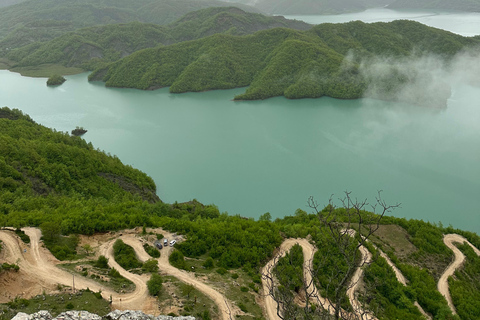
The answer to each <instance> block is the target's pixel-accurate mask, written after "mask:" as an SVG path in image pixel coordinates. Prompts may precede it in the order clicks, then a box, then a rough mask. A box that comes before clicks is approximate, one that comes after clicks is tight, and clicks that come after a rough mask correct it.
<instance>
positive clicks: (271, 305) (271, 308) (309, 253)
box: [262, 239, 376, 320]
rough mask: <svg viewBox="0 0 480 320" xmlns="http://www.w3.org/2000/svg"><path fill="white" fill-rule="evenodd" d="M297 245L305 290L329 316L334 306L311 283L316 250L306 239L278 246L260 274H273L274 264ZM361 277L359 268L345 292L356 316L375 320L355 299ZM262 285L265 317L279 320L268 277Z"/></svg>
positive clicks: (364, 253)
mask: <svg viewBox="0 0 480 320" xmlns="http://www.w3.org/2000/svg"><path fill="white" fill-rule="evenodd" d="M295 244H299V245H300V246H301V247H302V250H303V259H304V261H303V274H304V276H305V277H306V279H305V281H306V283H307V284H310V285H309V287H308V288H307V292H308V293H309V294H312V297H313V298H314V302H318V303H319V304H320V305H321V306H323V308H324V309H326V310H328V312H329V313H330V314H334V313H335V306H334V304H333V303H332V302H331V301H330V300H328V299H325V298H323V297H322V296H321V295H320V294H319V292H318V290H317V288H316V287H315V285H314V284H313V281H312V275H311V270H313V255H314V254H315V252H316V250H317V249H316V248H315V247H314V246H313V245H312V244H310V243H309V242H308V241H307V240H306V239H286V240H285V241H284V242H283V243H282V244H281V245H280V250H279V252H278V254H277V255H275V257H274V258H273V259H272V260H270V261H269V262H268V263H267V264H266V265H265V267H263V269H262V274H271V273H272V272H273V268H274V267H275V265H276V263H277V262H278V260H279V259H280V258H281V257H283V256H285V254H286V253H287V252H288V251H289V250H290V249H291V248H292V247H293V246H294V245H295ZM360 251H361V253H362V257H363V259H364V260H365V262H366V263H368V262H369V261H371V254H370V252H369V251H368V250H367V249H366V248H365V247H363V246H362V247H361V248H360ZM362 275H363V269H362V268H361V267H360V268H358V269H357V270H356V271H355V274H354V275H353V277H352V280H351V285H350V288H349V290H348V291H347V295H348V297H349V299H350V303H351V304H352V306H353V307H354V310H355V311H356V313H357V314H358V315H361V319H365V320H373V319H376V318H375V317H373V316H372V315H370V314H368V313H366V312H364V311H363V309H362V308H361V307H360V306H361V304H360V302H359V301H358V300H357V299H356V297H355V290H356V289H357V286H358V283H359V280H360V278H361V277H362ZM262 285H263V295H264V297H265V313H266V315H267V318H268V319H270V320H280V317H279V316H278V315H277V303H276V302H275V300H274V299H273V298H272V297H271V296H270V295H269V288H271V287H272V285H273V284H272V283H271V280H270V279H269V278H268V277H265V276H263V277H262ZM341 314H343V316H345V317H347V318H348V317H351V315H348V313H347V312H346V311H344V310H341Z"/></svg>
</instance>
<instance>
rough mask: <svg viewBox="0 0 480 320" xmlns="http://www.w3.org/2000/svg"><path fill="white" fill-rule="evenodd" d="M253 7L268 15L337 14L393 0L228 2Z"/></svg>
mask: <svg viewBox="0 0 480 320" xmlns="http://www.w3.org/2000/svg"><path fill="white" fill-rule="evenodd" d="M230 1H231V2H240V3H243V4H248V5H251V6H254V7H255V8H258V9H260V10H262V11H263V12H266V13H268V14H284V15H296V14H307V15H308V14H339V13H346V12H358V11H363V10H365V9H367V8H371V7H379V6H385V5H387V4H389V3H391V2H393V1H394V0H237V1H235V0H230Z"/></svg>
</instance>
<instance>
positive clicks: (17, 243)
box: [0, 228, 480, 320]
mask: <svg viewBox="0 0 480 320" xmlns="http://www.w3.org/2000/svg"><path fill="white" fill-rule="evenodd" d="M22 230H24V232H25V233H26V234H27V235H28V236H29V237H30V244H28V245H26V244H24V243H23V242H22V241H21V240H20V239H19V238H18V236H17V235H15V234H14V233H13V232H11V231H6V230H0V240H2V241H3V250H2V253H1V258H2V261H5V262H7V263H16V264H18V265H19V266H20V273H19V276H25V277H28V278H29V279H33V280H31V281H34V282H35V283H36V284H37V285H36V286H35V288H34V289H29V288H25V290H24V291H28V290H30V291H28V292H23V293H24V294H26V295H30V296H33V295H36V294H40V293H41V291H42V290H43V289H49V290H52V291H53V290H54V288H55V287H56V286H57V284H62V285H65V286H71V285H72V280H73V276H72V274H70V273H69V272H67V271H64V270H62V269H59V268H58V267H57V266H56V265H57V264H59V263H60V261H58V260H57V259H56V258H55V257H53V255H52V254H51V253H50V251H48V250H47V249H45V248H44V247H43V246H41V245H40V238H41V232H40V230H39V229H36V228H24V229H22ZM169 236H170V237H171V235H169ZM119 238H120V239H122V240H123V241H124V242H125V243H126V244H128V245H130V246H132V247H133V248H134V249H135V252H136V254H137V256H138V258H139V259H140V260H141V261H146V260H148V259H151V257H150V256H149V255H148V254H147V253H146V252H145V250H144V248H143V243H142V241H141V240H140V239H139V238H137V237H135V236H134V235H133V234H126V235H123V236H120V237H119ZM116 239H117V238H116ZM116 239H114V240H110V241H108V242H105V243H104V244H102V245H101V246H100V248H99V252H98V253H99V254H103V255H105V256H106V257H107V258H109V265H110V267H113V268H115V269H117V270H118V272H120V274H121V275H122V276H124V277H125V278H127V279H129V280H131V281H132V282H133V283H134V284H135V286H136V289H135V290H134V291H133V292H131V293H125V294H119V293H117V292H114V291H113V290H111V289H109V288H108V287H105V286H103V285H101V284H99V283H98V282H96V281H93V280H90V279H87V278H84V277H81V276H78V277H75V288H77V289H80V288H82V289H85V288H87V287H88V288H90V289H91V290H94V291H100V290H101V291H102V296H103V297H104V298H105V299H109V298H110V296H111V297H112V301H113V307H114V308H117V309H132V310H140V309H141V310H143V311H144V312H146V313H155V312H156V311H158V310H157V309H156V308H157V307H156V304H155V299H154V298H153V297H150V296H149V295H148V290H147V286H146V281H147V280H148V279H149V276H148V275H135V274H132V273H130V272H128V271H126V270H125V269H123V268H122V267H121V266H120V265H118V263H116V262H115V259H114V258H113V244H114V241H115V240H116ZM443 241H444V243H445V245H447V246H448V247H449V248H450V249H451V250H452V251H453V252H454V254H455V259H454V261H453V262H452V263H451V264H450V265H449V266H448V268H447V269H446V270H445V272H444V273H443V275H442V276H441V278H440V280H439V282H438V290H439V291H440V293H441V294H442V295H444V296H445V298H446V299H447V301H448V305H449V307H450V308H451V310H452V312H454V313H455V307H454V306H453V303H452V299H451V297H450V293H449V290H448V277H450V276H452V275H453V274H454V272H455V270H456V269H457V268H459V267H460V266H461V265H462V264H463V262H464V261H465V256H464V255H463V253H462V252H461V251H460V250H459V249H458V248H457V247H456V246H455V245H454V244H453V243H455V242H457V243H463V242H466V243H467V244H468V245H470V246H471V247H472V248H473V249H474V251H475V253H476V254H477V255H478V256H480V250H479V249H478V248H476V247H474V246H473V245H472V244H471V243H470V242H468V241H467V239H465V238H464V237H462V236H460V235H457V234H448V235H445V236H444V238H443ZM297 243H298V244H299V245H300V246H301V247H302V250H303V255H304V264H303V269H304V274H305V275H306V279H305V280H306V283H308V284H310V286H309V288H307V292H308V293H309V295H311V296H312V297H313V298H314V299H315V301H316V302H317V303H320V304H321V305H323V306H324V308H325V309H327V310H328V311H329V312H330V313H333V312H334V305H333V304H332V303H331V302H330V301H329V300H327V299H325V298H322V297H321V296H320V294H319V293H318V290H317V288H316V287H315V286H314V285H313V281H312V279H311V273H310V270H312V269H313V256H314V254H315V252H316V248H315V247H314V246H313V245H312V244H310V243H309V242H308V241H307V240H306V239H287V240H285V241H284V242H283V243H282V244H281V246H280V248H279V253H278V254H277V255H275V257H274V258H273V259H272V260H270V261H269V262H268V263H267V264H266V265H265V267H264V268H263V269H262V274H265V275H266V274H271V272H272V271H273V268H274V267H275V265H276V263H277V262H278V260H279V259H280V258H281V257H283V256H284V255H285V254H286V252H288V251H289V250H290V249H291V248H292V247H293V246H294V245H295V244H297ZM171 250H172V248H171V247H165V249H164V250H162V255H161V257H160V258H159V259H157V261H158V264H159V268H160V270H161V272H162V273H164V274H167V275H171V276H174V277H176V278H177V279H179V280H180V281H182V282H184V283H187V284H190V285H192V286H193V287H195V288H196V289H198V290H199V291H201V292H202V293H204V294H205V295H207V296H208V297H209V298H210V299H212V300H213V302H214V303H215V304H216V305H217V307H218V310H219V317H220V318H221V319H222V320H230V319H231V318H234V317H235V315H236V314H238V313H239V310H238V308H237V307H236V306H234V305H233V304H232V303H231V302H230V301H228V300H227V299H226V298H225V297H224V295H222V294H221V293H220V292H219V291H217V290H215V289H214V288H212V287H210V286H209V285H207V284H205V283H204V282H203V281H201V280H197V279H196V278H195V277H194V276H193V275H192V274H190V273H188V272H186V271H184V270H179V269H177V268H175V267H173V266H171V265H170V263H169V262H168V256H169V254H170V252H171ZM360 252H361V254H362V259H363V261H364V264H368V263H370V262H371V259H372V256H371V254H370V252H369V251H368V250H367V249H366V248H365V247H363V246H362V247H360ZM379 252H380V255H381V256H382V257H383V258H385V259H386V260H387V263H388V264H389V265H390V267H392V269H393V271H394V272H395V275H396V277H397V279H398V281H399V282H400V283H401V284H403V285H407V280H406V279H405V277H404V276H403V275H402V273H401V272H400V270H398V268H397V267H396V266H395V265H394V264H393V263H392V261H391V260H390V259H389V258H388V256H387V255H386V254H385V253H383V252H382V251H381V250H379ZM362 275H363V268H358V269H357V270H356V271H355V273H354V276H353V277H352V280H351V286H350V288H349V290H348V291H347V295H348V297H349V300H350V303H351V305H352V306H353V308H354V310H355V313H356V314H357V315H362V319H369V320H374V319H376V318H375V317H374V316H373V315H371V314H369V313H367V312H365V311H364V310H363V309H362V308H361V304H360V303H359V302H358V300H357V299H356V297H355V292H356V290H357V288H358V285H359V281H360V279H361V277H362ZM262 284H263V295H264V298H265V314H266V316H267V318H268V319H269V320H279V319H280V318H279V317H278V316H277V314H276V313H277V311H276V307H277V305H276V302H275V301H274V300H273V298H272V297H271V296H270V295H269V288H271V287H272V286H273V285H274V284H273V283H271V279H270V278H268V277H262ZM10 298H12V297H10ZM416 305H417V307H418V308H419V310H420V311H421V312H422V313H423V314H424V316H425V317H426V318H429V319H430V317H429V316H428V315H427V314H426V313H425V312H424V311H423V309H422V308H421V307H420V306H419V305H418V304H416ZM342 312H345V311H342ZM345 315H346V314H345Z"/></svg>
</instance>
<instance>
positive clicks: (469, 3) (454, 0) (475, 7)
mask: <svg viewBox="0 0 480 320" xmlns="http://www.w3.org/2000/svg"><path fill="white" fill-rule="evenodd" d="M388 7H389V8H391V9H432V10H458V11H467V12H480V0H395V1H394V2H393V3H391V4H390V5H389V6H388Z"/></svg>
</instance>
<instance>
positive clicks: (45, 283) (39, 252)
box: [0, 228, 114, 294]
mask: <svg viewBox="0 0 480 320" xmlns="http://www.w3.org/2000/svg"><path fill="white" fill-rule="evenodd" d="M22 230H24V231H25V233H26V234H27V235H28V236H29V237H30V244H29V245H25V244H24V243H23V242H21V240H20V239H19V238H18V237H17V236H16V235H14V234H13V233H11V232H7V231H0V239H1V240H2V241H3V242H4V244H5V250H7V254H6V257H5V260H6V261H7V262H10V263H17V264H18V265H19V266H20V270H21V271H22V272H23V273H24V276H26V277H29V278H30V279H35V282H37V283H38V284H39V285H40V286H41V287H42V288H49V289H52V288H54V287H55V286H56V285H57V284H62V285H65V286H72V282H73V276H72V274H70V273H68V272H67V271H64V270H61V269H59V268H57V267H56V266H55V264H56V263H58V260H57V259H56V258H55V257H53V255H52V254H51V253H50V251H48V250H46V249H45V248H43V247H41V246H40V237H41V233H40V230H38V229H34V228H24V229H22ZM25 251H26V252H25ZM87 287H89V288H90V289H92V290H95V291H99V290H102V292H103V293H104V294H109V293H112V294H113V293H114V292H111V291H110V290H109V289H107V288H106V287H104V286H102V285H100V284H98V283H97V282H95V281H92V280H88V279H86V278H83V277H75V288H87ZM37 294H38V293H37Z"/></svg>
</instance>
